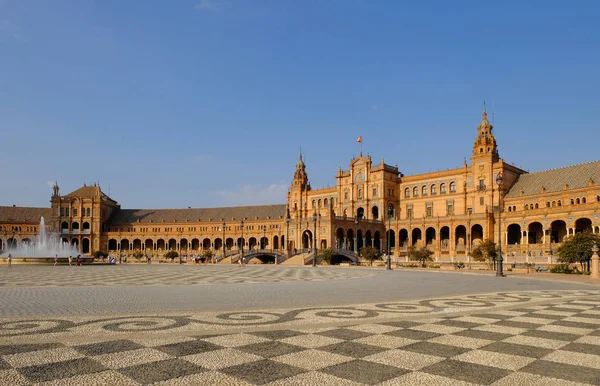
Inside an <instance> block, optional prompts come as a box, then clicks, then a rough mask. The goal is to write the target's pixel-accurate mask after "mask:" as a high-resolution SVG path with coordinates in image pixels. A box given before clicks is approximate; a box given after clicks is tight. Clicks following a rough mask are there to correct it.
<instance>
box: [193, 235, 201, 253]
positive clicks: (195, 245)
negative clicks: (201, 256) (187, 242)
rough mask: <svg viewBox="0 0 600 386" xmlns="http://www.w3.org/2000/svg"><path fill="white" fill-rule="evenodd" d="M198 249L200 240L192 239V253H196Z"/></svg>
mask: <svg viewBox="0 0 600 386" xmlns="http://www.w3.org/2000/svg"><path fill="white" fill-rule="evenodd" d="M199 249H200V240H198V239H195V238H194V239H192V251H197V250H199Z"/></svg>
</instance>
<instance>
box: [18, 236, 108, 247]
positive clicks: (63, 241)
mask: <svg viewBox="0 0 600 386" xmlns="http://www.w3.org/2000/svg"><path fill="white" fill-rule="evenodd" d="M9 240H10V239H9ZM61 242H62V243H63V244H67V245H69V239H67V238H66V237H63V238H62V240H61ZM116 242H117V241H116V240H115V243H116ZM8 245H9V246H10V243H9V244H8ZM115 249H117V247H116V244H115Z"/></svg>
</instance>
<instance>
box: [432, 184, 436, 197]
mask: <svg viewBox="0 0 600 386" xmlns="http://www.w3.org/2000/svg"><path fill="white" fill-rule="evenodd" d="M434 194H437V186H436V185H431V195H432V196H433V195H434Z"/></svg>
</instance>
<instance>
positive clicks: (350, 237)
mask: <svg viewBox="0 0 600 386" xmlns="http://www.w3.org/2000/svg"><path fill="white" fill-rule="evenodd" d="M346 249H349V250H351V251H354V231H353V230H352V229H348V231H347V232H346Z"/></svg>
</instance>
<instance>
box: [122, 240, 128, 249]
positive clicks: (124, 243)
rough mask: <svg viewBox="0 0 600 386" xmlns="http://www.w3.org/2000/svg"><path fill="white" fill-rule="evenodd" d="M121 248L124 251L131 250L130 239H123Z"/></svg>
mask: <svg viewBox="0 0 600 386" xmlns="http://www.w3.org/2000/svg"><path fill="white" fill-rule="evenodd" d="M121 250H122V251H127V250H129V240H127V239H123V240H121Z"/></svg>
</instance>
